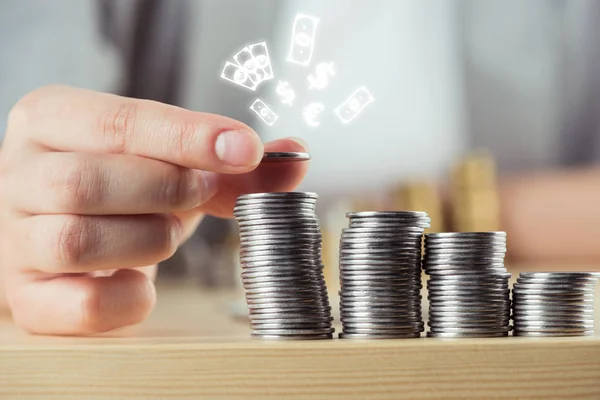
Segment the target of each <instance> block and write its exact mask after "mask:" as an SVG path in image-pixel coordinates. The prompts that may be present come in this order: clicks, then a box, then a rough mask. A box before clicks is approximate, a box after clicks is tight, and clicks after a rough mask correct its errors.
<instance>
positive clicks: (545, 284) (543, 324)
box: [513, 272, 598, 336]
mask: <svg viewBox="0 0 600 400" xmlns="http://www.w3.org/2000/svg"><path fill="white" fill-rule="evenodd" d="M597 281H598V280H597V278H596V276H595V274H594V273H585V272H523V273H521V274H520V275H519V277H518V278H517V282H516V283H515V285H514V287H513V325H514V333H513V334H514V335H515V336H588V335H593V334H594V291H595V288H596V283H597Z"/></svg>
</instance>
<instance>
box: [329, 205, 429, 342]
mask: <svg viewBox="0 0 600 400" xmlns="http://www.w3.org/2000/svg"><path fill="white" fill-rule="evenodd" d="M347 217H348V218H349V228H345V229H343V231H342V236H341V239H340V260H339V268H340V292H339V293H340V320H341V322H342V333H340V338H369V339H376V338H415V337H419V336H420V335H421V332H423V331H424V323H423V318H422V315H421V288H422V284H421V243H422V237H423V231H424V229H426V228H428V227H429V226H430V219H429V217H428V215H427V214H426V213H424V212H408V211H397V212H356V213H348V214H347Z"/></svg>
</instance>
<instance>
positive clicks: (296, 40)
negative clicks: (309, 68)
mask: <svg viewBox="0 0 600 400" xmlns="http://www.w3.org/2000/svg"><path fill="white" fill-rule="evenodd" d="M318 23H319V19H318V18H315V17H311V16H308V15H304V14H298V15H296V18H295V19H294V28H293V30H292V42H291V45H290V52H289V54H288V57H287V60H288V61H289V62H292V63H295V64H300V65H308V64H309V63H310V60H311V58H312V55H313V50H314V47H315V34H316V32H317V24H318Z"/></svg>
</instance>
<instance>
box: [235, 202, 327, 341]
mask: <svg viewBox="0 0 600 400" xmlns="http://www.w3.org/2000/svg"><path fill="white" fill-rule="evenodd" d="M317 197H318V196H317V195H316V194H314V193H300V192H292V193H258V194H249V195H243V196H240V197H239V198H238V200H237V202H236V205H235V208H234V212H233V214H234V217H235V219H236V221H237V223H238V226H239V234H240V264H241V266H242V282H243V286H244V290H245V293H246V302H247V305H248V309H249V317H250V324H251V327H252V336H253V337H258V338H263V339H329V338H331V337H332V334H333V331H334V330H333V328H332V317H331V307H330V305H329V300H328V296H327V289H326V286H325V280H324V278H323V263H322V260H321V231H320V227H319V221H318V218H317V215H316V213H315V208H316V203H317Z"/></svg>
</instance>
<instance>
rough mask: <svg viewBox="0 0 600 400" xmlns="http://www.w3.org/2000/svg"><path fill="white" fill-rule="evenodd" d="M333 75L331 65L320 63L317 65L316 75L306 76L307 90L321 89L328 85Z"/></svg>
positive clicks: (333, 70)
mask: <svg viewBox="0 0 600 400" xmlns="http://www.w3.org/2000/svg"><path fill="white" fill-rule="evenodd" d="M333 75H335V69H334V68H333V63H321V64H319V65H317V68H316V73H315V74H314V75H313V74H310V75H309V76H308V82H309V83H310V86H309V88H308V89H309V90H312V89H319V90H320V89H323V88H324V87H325V86H327V84H328V83H329V77H330V76H333Z"/></svg>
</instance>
